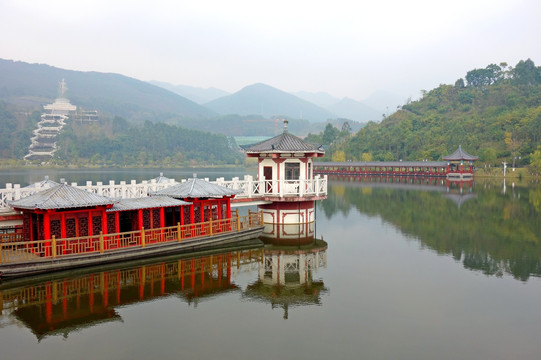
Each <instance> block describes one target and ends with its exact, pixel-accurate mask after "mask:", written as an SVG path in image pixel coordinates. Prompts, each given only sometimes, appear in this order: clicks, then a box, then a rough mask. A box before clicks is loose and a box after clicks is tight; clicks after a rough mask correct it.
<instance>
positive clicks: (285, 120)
mask: <svg viewBox="0 0 541 360" xmlns="http://www.w3.org/2000/svg"><path fill="white" fill-rule="evenodd" d="M288 123H289V121H287V119H284V132H285V133H286V132H287V124H288Z"/></svg>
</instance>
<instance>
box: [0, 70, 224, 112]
mask: <svg viewBox="0 0 541 360" xmlns="http://www.w3.org/2000/svg"><path fill="white" fill-rule="evenodd" d="M63 78H64V79H65V80H66V83H67V86H68V94H67V97H68V98H69V99H70V101H71V103H72V104H76V105H77V106H80V107H83V108H86V109H91V110H98V111H99V112H101V113H108V114H110V115H116V116H122V117H125V118H128V119H130V120H134V121H137V120H139V121H143V120H152V121H160V120H161V121H164V120H166V119H167V118H169V117H172V116H177V117H178V116H181V117H188V118H200V117H209V116H214V115H215V113H214V112H213V111H212V110H210V109H207V108H205V107H204V106H201V105H198V104H196V103H195V102H193V101H191V100H188V99H186V98H184V97H182V96H180V95H178V94H174V93H172V92H170V91H168V90H165V89H163V88H161V87H158V86H155V85H152V84H149V83H147V82H144V81H139V80H136V79H133V78H130V77H127V76H123V75H119V74H110V73H100V72H83V71H72V70H65V69H60V68H56V67H53V66H49V65H43V64H28V63H25V62H20V61H11V60H3V59H0V99H2V100H4V101H6V102H8V103H13V104H17V105H21V104H26V105H29V106H31V105H34V107H35V108H36V109H39V107H40V106H41V105H43V104H47V103H50V102H52V100H54V99H55V98H57V97H58V93H57V90H58V84H59V82H60V80H62V79H63Z"/></svg>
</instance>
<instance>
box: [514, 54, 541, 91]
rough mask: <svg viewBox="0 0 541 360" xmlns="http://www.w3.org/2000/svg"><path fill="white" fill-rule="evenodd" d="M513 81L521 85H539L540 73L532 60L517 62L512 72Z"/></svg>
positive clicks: (540, 81)
mask: <svg viewBox="0 0 541 360" xmlns="http://www.w3.org/2000/svg"><path fill="white" fill-rule="evenodd" d="M513 81H514V82H515V83H517V84H522V85H530V86H531V85H537V84H541V71H540V70H539V69H538V68H536V67H535V64H534V62H533V61H532V60H530V59H528V60H526V61H523V60H521V61H519V62H518V64H517V65H516V66H515V68H514V70H513Z"/></svg>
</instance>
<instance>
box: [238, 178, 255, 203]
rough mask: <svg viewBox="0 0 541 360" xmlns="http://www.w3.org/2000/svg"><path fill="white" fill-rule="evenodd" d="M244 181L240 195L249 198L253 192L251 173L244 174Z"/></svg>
mask: <svg viewBox="0 0 541 360" xmlns="http://www.w3.org/2000/svg"><path fill="white" fill-rule="evenodd" d="M244 182H245V184H244V185H245V188H244V194H241V195H246V196H247V197H248V198H251V197H252V194H253V177H252V176H251V175H245V176H244Z"/></svg>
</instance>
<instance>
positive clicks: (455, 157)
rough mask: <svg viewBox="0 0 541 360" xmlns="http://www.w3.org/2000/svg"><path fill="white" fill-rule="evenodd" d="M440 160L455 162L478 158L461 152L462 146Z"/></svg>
mask: <svg viewBox="0 0 541 360" xmlns="http://www.w3.org/2000/svg"><path fill="white" fill-rule="evenodd" d="M442 159H443V160H451V161H453V160H454V161H456V160H477V159H479V158H478V157H477V156H473V155H470V154H468V153H467V152H465V151H464V150H462V146H461V145H459V146H458V149H456V150H455V152H454V153H452V154H451V155H447V156H444V157H443V158H442Z"/></svg>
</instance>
